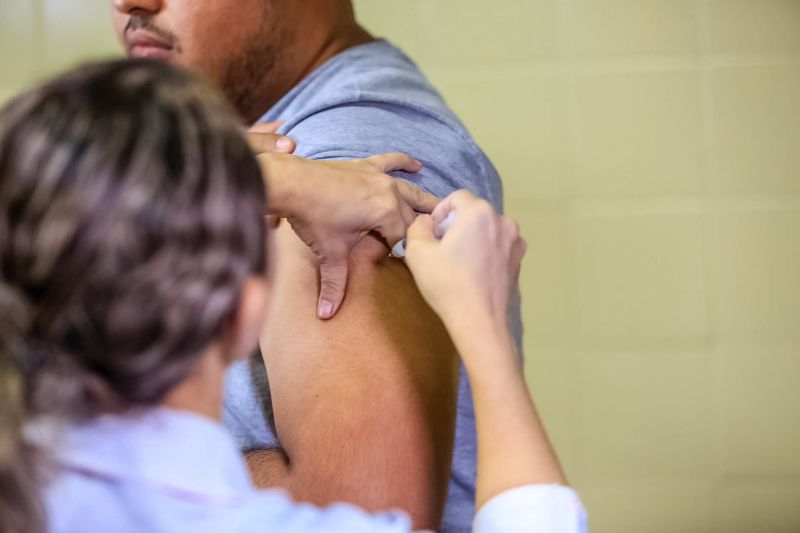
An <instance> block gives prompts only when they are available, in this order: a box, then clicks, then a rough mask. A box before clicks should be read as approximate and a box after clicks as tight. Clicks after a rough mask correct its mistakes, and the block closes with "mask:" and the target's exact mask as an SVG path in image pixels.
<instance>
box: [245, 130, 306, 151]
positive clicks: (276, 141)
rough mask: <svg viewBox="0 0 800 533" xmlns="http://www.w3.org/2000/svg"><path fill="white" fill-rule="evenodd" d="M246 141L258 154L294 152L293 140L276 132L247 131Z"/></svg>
mask: <svg viewBox="0 0 800 533" xmlns="http://www.w3.org/2000/svg"><path fill="white" fill-rule="evenodd" d="M247 143H248V144H249V145H250V148H251V149H252V150H253V152H255V153H256V155H258V154H273V153H278V154H291V153H292V152H294V149H295V144H294V141H293V140H291V139H290V138H289V137H285V136H283V135H278V134H276V133H255V132H252V131H249V132H247Z"/></svg>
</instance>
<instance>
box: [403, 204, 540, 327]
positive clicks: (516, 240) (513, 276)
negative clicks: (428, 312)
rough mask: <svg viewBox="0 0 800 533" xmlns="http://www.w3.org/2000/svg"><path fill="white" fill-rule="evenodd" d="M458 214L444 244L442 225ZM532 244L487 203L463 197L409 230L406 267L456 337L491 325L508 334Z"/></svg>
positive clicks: (437, 210) (516, 226)
mask: <svg viewBox="0 0 800 533" xmlns="http://www.w3.org/2000/svg"><path fill="white" fill-rule="evenodd" d="M453 211H455V221H454V222H453V224H452V225H451V226H450V228H449V229H448V230H447V232H446V233H445V234H444V236H442V238H441V239H440V238H439V236H437V235H436V234H435V228H436V225H437V224H438V223H440V222H441V221H443V220H444V219H445V218H447V216H448V215H449V214H450V213H451V212H453ZM525 250H526V244H525V241H524V240H523V239H522V238H521V237H520V233H519V226H518V225H517V224H516V223H515V222H514V221H513V220H510V219H508V218H506V217H503V216H501V215H499V214H497V213H496V212H495V210H494V209H493V208H492V206H491V205H490V204H489V203H488V202H486V201H485V200H481V199H479V198H477V197H476V196H475V195H473V194H472V193H471V192H468V191H466V190H461V191H457V192H455V193H453V194H451V195H450V196H448V197H447V198H445V199H444V200H442V202H441V203H440V204H439V205H438V206H437V207H436V209H435V210H434V211H433V215H432V216H420V217H419V218H417V220H416V222H414V224H412V225H411V227H410V228H409V230H408V238H407V243H406V264H407V265H408V267H409V268H410V269H411V272H412V274H413V275H414V279H415V281H416V283H417V286H418V287H419V289H420V291H421V293H422V295H423V297H424V298H425V300H426V301H427V302H428V304H429V305H430V306H431V307H432V308H433V309H434V310H435V311H436V312H437V313H438V314H439V316H440V317H441V318H442V320H443V321H444V323H445V325H447V327H448V329H450V330H451V331H450V333H451V335H453V336H454V337H456V336H457V335H458V333H459V332H458V331H453V329H464V328H466V329H467V330H469V329H470V328H471V327H472V326H476V325H481V326H483V325H485V324H486V323H487V321H488V322H489V323H491V324H493V325H496V326H497V327H498V328H505V325H506V324H507V317H508V304H509V298H510V295H511V291H512V290H513V288H514V287H515V284H516V281H517V279H518V278H519V270H520V264H521V261H522V257H523V256H524V255H525Z"/></svg>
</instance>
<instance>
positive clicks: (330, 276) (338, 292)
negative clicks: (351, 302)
mask: <svg viewBox="0 0 800 533" xmlns="http://www.w3.org/2000/svg"><path fill="white" fill-rule="evenodd" d="M319 286H320V290H319V303H318V304H317V316H318V317H319V318H321V319H322V320H329V319H331V318H333V317H334V315H336V313H337V312H338V311H339V306H340V305H341V304H342V300H344V292H345V289H346V288H347V258H346V257H344V258H335V259H332V258H323V259H322V262H321V263H320V265H319Z"/></svg>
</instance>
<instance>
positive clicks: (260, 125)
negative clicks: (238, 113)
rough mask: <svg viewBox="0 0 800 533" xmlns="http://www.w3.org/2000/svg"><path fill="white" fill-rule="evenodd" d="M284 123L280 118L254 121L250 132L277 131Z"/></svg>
mask: <svg viewBox="0 0 800 533" xmlns="http://www.w3.org/2000/svg"><path fill="white" fill-rule="evenodd" d="M284 124H285V122H284V121H282V120H273V121H272V122H256V123H255V124H253V126H252V127H251V128H250V131H251V132H252V133H278V130H279V129H280V128H281V126H283V125H284Z"/></svg>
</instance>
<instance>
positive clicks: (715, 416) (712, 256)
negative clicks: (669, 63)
mask: <svg viewBox="0 0 800 533" xmlns="http://www.w3.org/2000/svg"><path fill="white" fill-rule="evenodd" d="M696 1H697V4H696V6H697V11H696V12H697V31H698V39H699V42H698V45H699V54H698V56H699V57H698V59H699V65H698V66H699V76H700V79H699V84H700V87H699V90H700V98H701V109H702V130H701V139H702V142H703V153H704V154H705V156H704V158H703V161H704V166H705V171H706V172H705V179H704V180H703V184H704V189H705V195H704V197H705V198H706V200H708V201H710V203H714V201H715V200H716V198H715V197H714V196H713V195H714V190H715V183H716V179H717V176H718V172H719V165H718V162H717V150H716V148H717V146H716V132H717V125H716V122H715V117H716V106H715V101H714V80H713V72H712V61H711V60H710V59H709V54H710V52H711V42H710V40H711V34H710V32H711V2H710V0H696ZM705 216H706V223H705V226H704V229H705V236H704V238H705V240H706V246H705V249H704V255H705V258H704V263H705V276H706V284H707V290H708V293H707V294H708V298H707V299H706V312H707V320H708V324H707V327H708V332H709V337H710V339H711V350H710V353H709V362H710V366H711V368H710V370H711V372H710V375H711V398H710V402H711V405H710V407H711V409H710V413H711V420H710V422H709V423H710V425H711V427H712V431H711V435H712V436H711V443H710V450H709V451H710V453H711V457H710V460H711V461H712V465H711V466H712V472H713V475H714V477H713V480H712V482H713V493H712V495H711V505H712V508H711V510H710V513H711V516H710V519H711V527H712V529H713V531H715V532H716V531H719V524H718V510H719V506H720V498H721V489H722V476H723V466H722V464H723V459H722V458H723V456H724V455H725V443H724V439H723V437H722V435H723V433H724V427H723V415H724V405H723V402H722V396H723V382H722V380H723V376H724V372H723V371H722V370H723V369H724V367H725V363H726V361H725V359H724V356H723V354H722V353H721V352H720V346H719V322H718V320H719V310H718V302H719V297H720V288H719V283H718V281H717V279H718V276H717V272H716V266H715V265H716V261H715V260H716V257H718V255H719V228H718V227H717V223H718V220H719V217H718V213H717V211H716V210H711V211H710V212H709V211H706V214H705Z"/></svg>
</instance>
